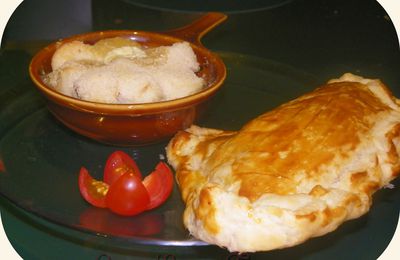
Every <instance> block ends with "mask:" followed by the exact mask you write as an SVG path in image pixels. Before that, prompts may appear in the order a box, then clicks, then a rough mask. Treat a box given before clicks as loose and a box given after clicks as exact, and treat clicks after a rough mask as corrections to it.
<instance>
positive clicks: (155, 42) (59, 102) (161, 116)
mask: <svg viewBox="0 0 400 260" xmlns="http://www.w3.org/2000/svg"><path fill="white" fill-rule="evenodd" d="M225 19H226V16H225V15H223V14H220V13H209V14H206V15H204V16H203V17H201V18H200V19H199V20H197V21H195V22H194V23H192V24H190V25H188V26H186V27H183V28H180V29H176V30H171V31H168V32H165V33H152V32H144V31H127V30H111V31H98V32H91V33H86V34H81V35H76V36H72V37H69V38H66V39H63V40H60V41H57V42H55V43H53V44H51V45H49V46H46V47H45V48H43V49H42V50H41V51H39V52H38V53H37V54H36V55H35V56H34V57H33V59H32V62H31V64H30V67H29V72H30V76H31V78H32V80H33V82H34V83H35V85H36V86H37V88H38V90H39V91H40V92H42V93H43V94H44V95H45V97H46V98H47V100H48V108H49V110H50V111H51V112H52V113H53V114H54V115H55V117H56V118H57V119H58V120H59V121H61V122H62V123H63V124H64V125H65V126H67V127H69V128H70V129H72V130H74V131H75V132H77V133H79V134H82V135H84V136H86V137H89V138H92V139H94V140H97V141H100V142H103V143H108V144H113V145H120V146H137V145H146V144H150V143H155V142H159V141H162V140H165V139H167V138H168V137H171V136H172V135H173V134H175V133H176V132H177V131H179V130H182V129H184V128H187V127H189V126H190V125H191V124H192V123H194V122H196V121H197V119H198V118H199V117H200V116H201V114H202V113H203V111H204V109H205V107H206V103H207V101H208V99H210V98H211V97H212V96H213V95H214V94H215V93H216V92H217V91H218V90H219V89H220V87H222V84H223V82H224V80H225V77H226V69H225V65H224V63H223V62H222V60H221V59H220V58H219V57H218V56H217V55H215V54H213V53H212V52H211V51H209V50H207V49H206V48H204V47H203V45H202V44H201V42H200V39H201V37H202V36H203V35H204V34H205V33H207V32H208V31H209V30H211V29H212V28H213V27H215V26H216V25H218V24H219V23H221V22H222V21H224V20H225ZM112 37H125V38H129V39H131V40H133V41H136V42H139V43H140V44H141V45H142V46H145V47H155V46H165V45H172V44H173V43H176V42H180V41H183V40H185V41H188V42H190V43H191V46H192V49H193V50H194V52H195V54H196V56H197V60H198V62H199V64H200V68H201V69H200V71H199V72H197V74H198V76H200V77H202V78H203V79H204V80H205V88H204V89H203V90H202V91H200V92H198V93H195V94H193V95H190V96H187V97H183V98H179V99H175V100H170V101H164V102H156V103H143V104H104V103H96V102H90V101H85V100H79V99H76V98H73V97H69V96H66V95H63V94H61V93H58V92H57V91H55V90H54V89H52V88H50V87H48V86H46V85H45V83H44V82H43V80H42V77H43V75H45V74H47V73H49V72H51V58H52V56H53V54H54V52H55V51H56V49H57V47H58V46H60V45H62V44H64V43H67V42H71V41H74V40H78V41H83V42H85V43H88V44H93V43H95V42H97V41H98V40H100V39H105V38H112Z"/></svg>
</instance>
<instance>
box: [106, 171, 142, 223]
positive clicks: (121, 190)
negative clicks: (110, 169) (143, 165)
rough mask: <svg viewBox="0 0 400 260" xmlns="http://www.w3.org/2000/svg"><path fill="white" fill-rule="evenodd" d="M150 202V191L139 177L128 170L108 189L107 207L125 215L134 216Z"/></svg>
mask: <svg viewBox="0 0 400 260" xmlns="http://www.w3.org/2000/svg"><path fill="white" fill-rule="evenodd" d="M149 203H150V197H149V193H148V192H147V190H146V188H145V187H144V185H143V183H142V181H141V180H140V179H139V177H138V176H137V175H136V174H134V173H132V172H126V173H124V174H123V175H122V176H121V177H119V178H118V179H117V180H116V181H115V182H114V183H113V184H112V185H110V188H109V190H108V193H107V196H106V205H107V207H108V208H109V209H110V210H111V211H113V212H115V213H117V214H119V215H123V216H133V215H136V214H138V213H140V212H142V211H144V210H146V209H147V206H148V205H149Z"/></svg>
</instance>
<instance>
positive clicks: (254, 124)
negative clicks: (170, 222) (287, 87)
mask: <svg viewBox="0 0 400 260" xmlns="http://www.w3.org/2000/svg"><path fill="white" fill-rule="evenodd" d="M399 104H400V103H399V101H398V100H397V99H396V98H395V97H394V96H393V95H392V94H391V92H390V91H389V89H388V88H387V87H386V86H385V85H384V84H383V83H382V82H381V81H379V80H371V79H365V78H362V77H359V76H356V75H353V74H350V73H347V74H344V75H343V76H342V77H340V78H339V79H334V80H330V81H329V82H328V83H327V84H325V85H323V86H321V87H319V88H317V89H316V90H314V91H313V92H310V93H308V94H305V95H303V96H301V97H299V98H297V99H295V100H293V101H290V102H288V103H285V104H283V105H281V106H279V107H277V108H276V109H274V110H272V111H269V112H266V113H264V114H262V115H260V116H259V117H257V118H255V119H253V120H251V121H250V122H249V123H247V124H246V125H244V126H243V127H242V128H241V129H240V130H239V131H223V130H216V129H209V128H201V127H198V126H191V127H190V128H189V129H187V130H185V131H181V132H179V133H178V134H177V135H176V136H175V137H174V138H173V139H172V140H171V141H170V143H169V144H168V146H167V157H168V161H169V163H170V164H171V165H172V166H173V167H174V169H175V170H176V179H177V182H178V184H179V186H180V190H181V193H182V198H183V201H184V203H185V205H186V209H185V211H184V216H183V221H184V225H185V226H186V228H187V229H188V230H189V232H190V233H191V234H192V235H193V236H195V237H197V238H199V239H201V240H204V241H206V242H208V243H211V244H216V245H218V246H221V247H225V248H227V249H228V250H229V251H236V252H254V251H266V250H272V249H277V248H284V247H289V246H293V245H296V244H299V243H302V242H304V241H305V240H307V239H309V238H311V237H316V236H321V235H324V234H326V233H328V232H331V231H333V230H335V229H336V228H337V227H338V226H339V225H340V224H341V223H343V222H344V221H346V220H349V219H354V218H358V217H360V216H361V215H363V214H365V213H366V212H367V211H368V210H369V208H370V206H371V203H372V199H371V197H372V195H373V193H374V192H375V191H377V190H378V189H380V188H381V187H383V186H385V185H387V184H388V183H389V182H390V181H391V180H393V179H394V178H395V177H396V176H397V175H398V172H399V170H400V157H399V154H400V106H399Z"/></svg>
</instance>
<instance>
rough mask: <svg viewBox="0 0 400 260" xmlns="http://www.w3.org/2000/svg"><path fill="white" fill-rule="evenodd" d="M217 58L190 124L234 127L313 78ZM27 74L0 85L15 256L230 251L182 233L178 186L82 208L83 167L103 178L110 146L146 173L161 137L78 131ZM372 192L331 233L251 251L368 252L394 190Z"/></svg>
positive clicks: (386, 235) (389, 222)
mask: <svg viewBox="0 0 400 260" xmlns="http://www.w3.org/2000/svg"><path fill="white" fill-rule="evenodd" d="M3 55H4V53H3ZM220 55H221V57H222V58H223V60H224V61H225V63H226V65H227V70H228V78H227V80H226V83H225V85H224V87H223V89H222V90H221V92H219V93H218V95H217V96H216V97H215V98H214V99H213V101H212V102H211V104H210V107H209V110H208V113H206V114H205V116H204V118H203V119H202V120H201V121H200V122H198V124H199V125H201V126H206V127H214V128H220V129H226V130H237V129H239V128H240V127H241V126H242V125H243V124H244V123H245V122H247V121H248V120H250V119H252V118H254V117H255V116H257V115H259V114H261V113H263V112H265V111H267V110H270V109H272V108H274V107H276V106H278V105H279V104H281V103H283V102H286V101H288V100H291V99H293V98H295V97H297V96H299V95H301V94H303V93H305V92H307V91H310V90H312V89H313V88H314V87H317V85H318V84H319V82H317V81H316V80H315V79H314V77H312V76H311V75H309V74H307V73H304V72H301V71H298V70H296V69H294V68H291V67H289V66H286V65H283V64H279V63H276V62H274V61H270V60H265V59H260V58H256V57H250V56H244V55H239V54H234V53H220ZM24 73H26V72H24ZM25 76H26V75H25V74H24V77H22V78H23V79H22V80H16V81H15V84H16V85H15V84H14V85H13V82H14V81H13V80H9V82H8V83H7V84H8V85H7V86H4V87H2V88H1V89H2V92H0V101H1V103H0V109H1V110H0V122H1V124H0V159H1V160H2V163H3V165H4V167H3V168H4V170H2V171H0V194H1V195H2V196H3V197H4V198H6V199H7V200H6V201H7V202H5V203H3V204H6V206H5V209H7V213H6V214H5V215H4V214H2V216H5V217H4V220H3V221H4V223H5V224H4V225H5V228H6V231H7V233H8V235H9V237H10V240H12V241H13V242H14V244H15V247H16V248H17V249H18V250H19V251H20V252H21V254H22V255H24V254H26V255H28V256H29V255H31V254H32V252H35V254H36V255H38V256H43V255H45V256H46V257H55V256H58V257H59V254H58V253H55V250H56V249H55V248H58V247H59V248H62V249H64V251H65V250H66V251H68V249H71V248H73V250H75V251H77V250H78V252H75V253H74V255H75V256H76V255H79V254H85V252H86V253H87V252H88V251H87V250H88V248H91V249H90V250H91V251H90V256H92V255H91V254H93V255H95V254H97V255H101V253H102V252H106V254H107V256H112V255H113V254H118V255H119V256H121V255H140V256H143V257H145V256H146V254H148V253H149V252H152V254H153V255H152V257H153V256H154V254H160V253H162V252H164V253H165V252H167V253H168V252H169V253H171V254H174V255H185V259H186V258H189V257H200V256H201V257H206V256H207V257H208V256H210V257H211V258H213V257H216V256H218V257H221V256H222V257H223V256H227V255H228V252H227V251H224V250H222V249H219V248H217V247H215V246H209V245H207V244H206V243H204V242H202V241H199V240H197V239H194V238H192V237H191V236H190V235H189V234H188V232H187V231H186V230H185V228H184V227H183V225H182V212H183V203H182V201H181V198H180V194H179V190H178V187H177V186H176V185H175V189H174V191H173V193H172V196H171V197H170V198H169V200H168V201H167V202H166V203H165V204H164V205H163V206H161V207H160V208H157V209H155V210H153V211H150V212H146V213H144V214H142V215H139V216H136V217H131V218H125V217H119V216H116V215H114V214H111V213H109V212H108V211H107V210H102V209H96V208H93V207H91V206H90V205H88V204H87V203H86V202H85V201H84V200H83V199H82V198H81V196H80V193H79V189H78V183H77V181H78V172H79V169H80V167H81V166H85V167H86V168H88V169H89V171H90V172H91V174H92V175H93V176H94V177H96V178H98V179H101V176H102V171H103V167H104V163H105V161H106V158H107V156H108V155H109V154H110V153H112V152H113V151H115V150H117V149H118V150H123V151H125V152H127V153H128V154H130V155H132V156H133V157H134V158H135V159H136V161H137V163H138V165H139V167H140V168H141V169H142V171H143V173H144V174H146V173H149V172H150V171H151V170H152V169H153V168H154V166H155V165H156V164H157V162H158V161H159V160H160V158H163V157H165V146H166V143H160V144H157V145H152V146H146V147H141V148H122V147H115V146H107V145H103V144H99V143H96V142H94V141H91V140H89V139H87V138H85V137H82V136H79V135H77V134H75V133H74V132H72V131H70V130H69V129H67V128H65V127H64V126H63V125H61V124H59V123H58V122H57V121H56V120H55V118H54V117H53V116H52V115H51V114H50V113H49V112H48V111H47V109H46V107H45V103H44V100H43V98H42V97H41V96H39V94H38V92H37V91H36V90H35V88H34V86H33V84H32V83H31V82H30V80H29V78H27V77H25ZM16 78H18V75H16ZM10 86H12V87H10ZM397 182H398V181H397ZM394 184H395V185H397V184H396V183H394ZM374 198H375V201H374V204H373V207H372V209H371V211H370V212H369V214H367V215H365V216H363V217H361V218H360V219H357V220H354V221H349V222H348V223H345V224H344V225H342V226H341V227H339V229H338V230H337V231H335V232H333V233H330V234H328V235H326V236H323V237H320V238H315V239H311V240H309V241H307V242H306V243H304V244H302V245H299V246H296V247H293V248H288V249H284V250H275V251H271V252H264V253H257V254H253V257H254V258H257V257H260V259H265V258H264V257H265V256H269V257H272V258H274V257H288V258H299V257H301V258H304V259H314V258H318V259H319V258H322V257H324V258H332V259H341V258H349V257H350V256H351V257H352V258H353V259H354V258H357V259H376V257H377V256H379V255H380V254H381V253H382V252H383V250H384V249H385V248H386V246H387V245H388V243H389V242H390V239H391V237H392V236H393V233H394V230H395V227H396V224H397V217H398V212H399V205H400V192H399V190H398V189H384V190H381V191H379V192H378V193H377V194H376V196H375V197H374ZM10 212H11V213H10ZM9 214H10V215H9ZM7 216H9V218H7ZM7 223H8V225H7ZM40 232H42V233H40ZM43 232H44V233H43ZM27 234H28V235H29V236H27ZM30 234H31V235H32V238H33V239H35V237H37V238H39V237H41V239H42V241H47V242H46V243H45V244H40V243H39V242H37V241H36V242H35V243H32V244H30V243H29V241H32V239H30V238H29V239H28V237H30ZM39 240H40V239H39ZM51 244H54V245H53V246H49V245H51ZM365 245H368V246H367V247H365ZM32 247H35V248H39V249H37V250H33V249H32ZM51 252H53V253H54V254H52V253H51ZM67 255H68V254H66V255H65V257H66V256H67ZM86 256H88V255H86ZM254 258H252V259H254ZM137 259H139V258H137Z"/></svg>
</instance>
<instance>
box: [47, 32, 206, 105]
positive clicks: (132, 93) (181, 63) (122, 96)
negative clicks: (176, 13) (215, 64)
mask: <svg viewBox="0 0 400 260" xmlns="http://www.w3.org/2000/svg"><path fill="white" fill-rule="evenodd" d="M51 66H52V72H51V73H49V74H47V75H45V76H44V78H43V79H44V82H45V83H46V84H47V85H49V86H50V87H52V88H54V89H56V90H57V91H59V92H61V93H62V94H65V95H68V96H71V97H75V98H79V99H82V100H87V101H94V102H101V103H114V104H135V103H149V102H158V101H166V100H172V99H177V98H181V97H185V96H188V95H191V94H194V93H196V92H199V91H200V90H201V89H203V87H204V86H205V82H204V80H203V79H202V78H201V77H199V76H197V75H196V72H197V71H199V69H200V66H199V63H198V61H197V58H196V55H195V53H194V51H193V49H192V48H191V47H190V45H189V43H187V42H178V43H175V44H173V45H171V46H160V47H154V48H145V47H143V46H141V45H140V44H139V43H137V42H135V41H133V40H130V39H126V38H120V37H115V38H109V39H104V40H100V41H98V42H97V43H96V44H94V45H90V44H85V43H83V42H81V41H73V42H69V43H66V44H63V45H61V46H60V47H59V48H58V49H57V51H56V52H55V53H54V55H53V58H52V61H51Z"/></svg>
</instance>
